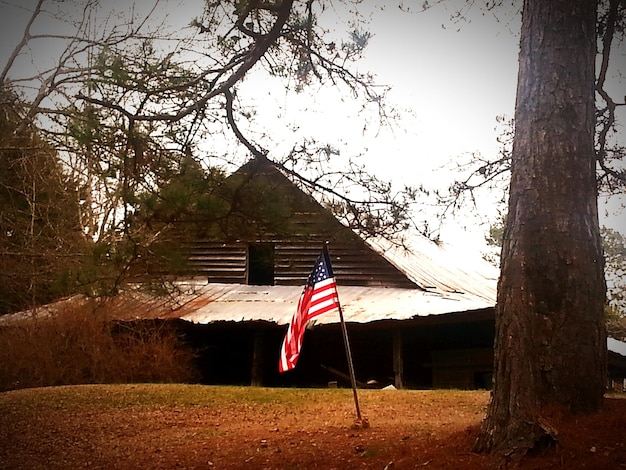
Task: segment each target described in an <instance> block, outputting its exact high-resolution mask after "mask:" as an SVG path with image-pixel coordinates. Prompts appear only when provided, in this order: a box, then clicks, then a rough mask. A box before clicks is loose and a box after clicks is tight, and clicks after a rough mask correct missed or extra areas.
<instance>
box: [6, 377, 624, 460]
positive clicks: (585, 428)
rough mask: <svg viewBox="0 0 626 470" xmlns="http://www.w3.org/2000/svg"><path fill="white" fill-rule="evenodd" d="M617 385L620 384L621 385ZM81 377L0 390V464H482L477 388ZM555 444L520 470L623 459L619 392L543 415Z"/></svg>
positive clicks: (482, 395)
mask: <svg viewBox="0 0 626 470" xmlns="http://www.w3.org/2000/svg"><path fill="white" fill-rule="evenodd" d="M620 396H623V395H620ZM359 398H360V403H361V408H362V411H363V414H364V416H365V417H367V418H368V419H369V422H370V424H371V426H370V427H369V428H355V427H353V423H354V418H355V416H354V415H355V412H354V403H353V401H352V394H351V391H350V390H348V389H278V388H276V389H266V388H253V387H214V386H202V385H172V384H165V385H163V384H150V385H141V384H140V385H88V386H74V387H48V388H39V389H28V390H15V391H10V392H5V393H0V443H2V445H0V469H11V470H21V469H24V470H35V469H42V470H43V469H45V470H56V469H58V470H66V469H75V468H90V469H120V470H128V469H138V470H147V469H150V470H152V469H163V470H166V469H167V470H169V469H172V468H179V469H257V468H259V469H275V470H283V469H305V470H307V469H337V470H347V469H355V470H356V469H376V470H383V469H385V468H386V469H393V470H398V469H407V470H408V469H415V468H426V469H448V470H457V469H485V470H488V469H489V470H492V469H493V470H495V469H497V468H500V467H499V466H500V463H501V461H499V460H498V459H497V458H495V457H492V456H488V455H480V454H475V453H473V452H472V451H471V448H472V445H473V443H474V441H475V439H476V436H477V433H478V429H479V425H480V422H481V420H482V419H483V417H484V413H485V406H486V404H487V401H488V398H489V393H488V392H484V391H465V392H462V391H451V390H449V391H418V390H399V391H385V390H361V391H359ZM546 419H548V420H549V424H550V425H551V426H553V427H554V428H555V429H557V430H558V432H559V434H558V445H557V447H556V449H554V450H552V451H551V452H550V453H548V454H546V455H542V456H537V457H533V458H529V459H526V460H525V461H523V462H522V464H521V466H520V469H522V470H539V469H546V470H548V469H549V470H552V469H555V468H566V469H578V468H583V469H596V468H597V469H618V468H624V466H626V443H625V441H624V439H625V438H624V433H623V432H621V431H620V430H622V429H624V426H626V399H617V398H616V397H612V398H610V399H607V402H606V406H605V409H604V411H603V412H602V413H599V414H595V415H588V416H579V417H564V416H550V417H547V418H546Z"/></svg>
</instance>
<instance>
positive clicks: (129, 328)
mask: <svg viewBox="0 0 626 470" xmlns="http://www.w3.org/2000/svg"><path fill="white" fill-rule="evenodd" d="M192 360H193V353H192V351H191V350H190V349H188V348H186V347H184V345H183V344H182V343H181V341H180V339H179V338H178V336H177V333H176V331H175V330H174V329H173V328H171V327H169V326H168V325H166V324H165V323H156V322H146V323H122V322H120V323H111V322H108V321H105V319H104V318H102V317H101V316H99V315H98V314H97V313H95V312H94V311H93V310H91V309H89V308H88V307H85V306H81V307H68V308H67V309H65V310H64V311H63V312H59V313H58V314H55V315H54V316H53V317H51V316H48V317H43V318H34V319H28V320H22V321H19V322H12V323H10V324H4V325H2V326H0V391H3V390H12V389H17V388H28V387H42V386H50V385H72V384H89V383H137V382H185V381H191V380H193V379H194V373H193V369H192V366H191V363H192Z"/></svg>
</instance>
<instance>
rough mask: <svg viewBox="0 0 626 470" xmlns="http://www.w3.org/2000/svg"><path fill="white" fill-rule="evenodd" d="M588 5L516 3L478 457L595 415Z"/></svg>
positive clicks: (598, 346)
mask: <svg viewBox="0 0 626 470" xmlns="http://www.w3.org/2000/svg"><path fill="white" fill-rule="evenodd" d="M596 7H597V5H596V1H594V0H553V1H549V2H546V1H544V0H525V1H524V7H523V14H522V31H521V39H520V55H519V64H520V68H519V75H518V87H517V102H516V109H515V138H514V144H513V154H512V163H511V187H510V196H509V212H508V217H507V223H506V228H505V233H504V240H503V248H502V257H501V260H502V261H501V272H500V279H499V282H498V299H497V306H496V342H495V363H494V388H493V392H492V396H491V401H490V404H489V407H488V411H487V416H486V419H485V421H484V423H483V429H482V432H481V435H480V437H479V439H478V441H477V443H476V450H477V451H483V452H492V453H498V452H502V453H503V454H504V455H508V456H510V457H520V456H523V455H526V454H527V453H528V452H529V451H531V450H538V449H540V448H542V447H543V446H544V445H549V444H551V443H554V440H555V429H554V428H553V427H552V426H551V425H550V422H549V418H548V413H549V411H551V410H554V409H555V408H558V409H561V410H564V411H566V412H568V413H573V414H575V413H585V412H594V411H597V410H599V409H600V408H601V406H602V401H603V395H604V387H605V375H606V330H605V326H604V303H605V283H604V270H603V257H602V249H601V243H600V230H599V223H598V209H597V189H596V173H595V163H596V159H595V153H594V125H595V118H594V111H595V107H594V80H595V67H594V63H595V51H596V47H595V45H596V44H595V40H596V31H595V24H596Z"/></svg>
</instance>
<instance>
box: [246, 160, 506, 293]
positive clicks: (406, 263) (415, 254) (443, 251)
mask: <svg viewBox="0 0 626 470" xmlns="http://www.w3.org/2000/svg"><path fill="white" fill-rule="evenodd" d="M234 175H240V176H239V177H242V176H243V175H246V176H245V177H248V178H250V179H252V178H255V177H258V176H262V177H264V178H267V179H269V180H271V181H273V182H274V183H275V184H278V185H280V186H281V187H282V188H283V190H286V191H288V192H290V193H291V194H292V195H293V196H292V197H293V198H294V200H296V199H297V200H298V203H299V204H301V205H302V206H306V207H307V208H308V212H307V217H320V218H323V219H324V220H325V221H326V223H329V221H332V222H330V224H331V226H333V227H334V230H335V231H336V232H335V233H342V234H343V237H344V239H345V238H346V237H347V235H346V233H349V234H350V236H352V237H357V238H358V240H359V243H361V244H362V245H363V246H364V247H368V248H369V249H371V250H372V251H373V252H374V253H376V254H377V255H378V256H380V257H381V258H383V259H384V260H385V261H386V262H388V263H389V264H391V265H392V266H394V267H395V268H396V269H397V270H398V271H399V272H400V273H402V275H403V276H405V277H406V278H407V279H408V280H410V281H411V282H412V283H413V284H414V285H415V287H416V288H419V289H422V290H425V291H430V292H438V293H447V294H450V293H455V294H463V293H466V294H471V295H473V296H477V297H479V298H481V299H482V300H484V301H487V302H489V303H491V304H492V305H495V301H496V284H497V278H498V272H497V269H496V268H495V267H493V266H491V265H490V264H489V263H487V262H486V261H485V260H483V259H482V258H481V257H480V256H478V255H475V256H473V257H472V256H467V255H468V253H467V252H466V251H467V250H465V252H464V253H463V256H461V255H460V253H459V252H458V251H455V250H454V249H453V248H452V247H450V246H449V245H446V244H444V243H435V242H433V241H432V240H429V239H428V238H426V237H424V236H423V235H421V234H419V233H417V232H410V231H405V232H404V233H401V234H399V235H398V238H397V240H389V239H386V238H384V237H371V236H363V235H360V234H358V233H356V232H354V231H352V230H350V229H349V228H348V227H346V226H345V225H344V224H342V223H341V222H340V221H339V220H338V219H336V218H335V217H334V215H333V214H332V213H331V212H330V211H329V210H328V209H326V208H324V207H323V206H322V205H321V204H320V203H319V202H318V201H316V200H315V199H314V198H313V197H312V196H310V195H308V194H306V193H305V192H304V191H302V190H301V189H299V188H298V187H297V186H296V185H295V184H294V182H293V181H292V180H291V178H290V176H289V175H287V174H285V173H284V172H283V171H282V170H280V169H279V168H278V167H277V166H276V165H275V164H273V163H272V162H271V161H269V160H267V159H258V158H255V159H252V160H250V161H249V162H248V163H246V164H245V165H243V166H242V167H241V168H240V169H239V170H237V172H235V173H234ZM302 206H301V207H302ZM313 214H317V215H313ZM309 232H310V233H313V232H315V230H311V229H310V227H309ZM331 248H332V245H331ZM331 251H332V250H331ZM337 274H338V275H337V277H338V282H340V281H341V279H340V277H339V275H340V274H341V270H339V271H338V272H337Z"/></svg>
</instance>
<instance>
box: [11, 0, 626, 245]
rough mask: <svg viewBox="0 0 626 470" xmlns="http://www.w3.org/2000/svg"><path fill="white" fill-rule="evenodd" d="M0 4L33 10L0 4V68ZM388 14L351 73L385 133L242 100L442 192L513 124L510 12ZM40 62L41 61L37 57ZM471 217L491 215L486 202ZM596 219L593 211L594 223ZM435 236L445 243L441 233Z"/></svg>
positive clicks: (314, 104) (513, 18)
mask: <svg viewBox="0 0 626 470" xmlns="http://www.w3.org/2000/svg"><path fill="white" fill-rule="evenodd" d="M9 3H18V4H20V5H22V6H26V5H28V4H34V3H35V2H34V1H20V2H5V1H0V8H1V9H2V11H1V13H2V14H1V15H0V28H2V30H1V33H0V34H1V36H0V54H1V56H0V58H3V57H6V54H7V52H8V51H9V50H10V49H11V48H12V47H13V46H14V45H15V42H16V41H17V40H19V37H20V35H21V31H22V27H23V25H24V18H25V16H24V15H19V14H18V13H17V12H18V11H19V10H16V9H14V8H12V7H10V6H9V5H8V4H9ZM123 3H125V2H123ZM404 3H405V4H418V3H422V2H410V1H406V2H404ZM433 3H434V2H433ZM476 3H480V2H476ZM518 3H519V2H518ZM201 4H202V1H201V0H176V1H172V2H169V4H168V5H169V6H167V8H166V9H167V10H168V11H169V12H170V13H171V14H173V15H174V16H173V17H174V18H176V19H177V20H178V21H180V22H181V23H182V24H187V23H188V22H189V21H190V19H191V18H193V17H194V16H198V15H199V14H200V12H199V8H200V5H201ZM397 4H398V2H395V1H394V2H391V1H383V0H379V1H375V0H366V1H365V2H364V3H363V5H362V6H361V7H360V8H361V11H362V12H363V13H364V15H366V16H369V17H370V18H371V22H370V25H369V30H370V31H371V32H372V34H373V37H372V39H371V40H370V43H369V45H368V47H367V49H366V52H365V58H364V59H363V60H362V61H361V62H359V64H358V67H359V70H361V71H370V72H372V73H373V74H375V75H376V77H377V81H378V82H379V83H381V84H386V85H390V86H392V88H393V89H392V91H391V93H390V94H389V101H390V104H392V105H395V106H397V107H398V108H400V109H401V110H402V113H403V114H402V116H403V119H402V121H400V122H398V124H397V126H396V127H394V128H393V129H383V130H379V129H377V128H375V127H369V128H368V129H367V130H366V131H365V132H364V131H363V122H362V121H361V120H360V118H358V116H356V114H355V113H356V103H353V102H351V100H350V99H349V98H348V99H345V98H344V102H343V103H340V100H339V99H338V97H337V95H336V94H335V92H334V91H333V90H324V89H315V90H314V94H313V96H314V97H306V96H298V97H295V96H294V95H293V94H289V95H285V94H284V92H283V93H282V94H281V93H278V95H277V93H276V92H275V90H274V89H272V88H271V86H272V85H270V84H267V83H265V82H263V83H261V82H254V81H253V80H251V81H248V82H247V84H246V86H247V87H248V88H245V87H244V90H246V89H248V90H253V89H254V91H256V92H258V94H259V95H263V94H264V96H266V97H267V96H271V97H272V98H275V99H276V98H277V99H278V100H279V101H280V100H282V104H285V100H289V105H288V106H287V107H286V108H285V109H282V110H281V119H284V121H280V120H279V119H278V116H277V111H276V108H275V107H274V106H258V112H259V116H261V118H262V119H263V120H264V122H270V123H271V124H275V125H276V126H277V127H278V128H279V129H281V128H282V129H284V128H286V123H287V122H288V121H290V120H298V121H299V122H301V123H303V126H302V128H303V129H305V130H306V132H305V131H304V130H303V133H302V135H304V134H311V133H313V134H315V135H317V136H319V137H320V138H323V139H325V140H327V141H328V142H332V141H335V142H337V145H338V147H339V148H340V149H341V150H342V151H343V152H346V153H348V154H349V153H351V152H352V153H355V154H356V153H364V154H365V159H366V162H367V164H368V166H369V167H370V168H372V170H373V171H374V172H375V173H376V174H378V175H379V176H381V177H383V178H389V179H392V180H394V181H396V182H397V183H409V184H413V185H419V184H426V185H429V186H439V187H444V186H446V185H447V184H448V183H449V182H451V181H452V179H453V177H454V174H452V173H451V172H450V170H449V169H448V170H445V169H444V167H445V166H446V165H448V166H450V164H451V162H453V161H455V160H456V161H458V159H459V157H462V156H463V155H467V154H469V153H472V152H480V153H481V154H483V155H484V156H486V157H490V156H495V155H496V153H497V150H498V145H497V142H496V138H497V137H498V133H499V131H500V130H498V129H496V124H497V123H496V116H498V115H505V116H507V117H509V118H511V117H512V116H513V111H514V103H515V89H516V81H517V53H518V33H519V23H520V18H519V11H518V9H517V7H515V6H513V7H508V8H504V9H500V10H497V11H495V12H485V11H482V10H481V9H480V8H479V7H478V6H476V5H475V6H474V7H473V8H472V9H470V10H469V11H468V12H466V20H464V21H459V22H454V21H452V20H451V16H452V15H453V14H454V13H455V12H456V11H457V10H458V8H459V6H463V5H465V4H466V2H465V0H448V1H447V2H443V3H441V4H438V5H436V6H435V7H433V8H431V9H430V10H428V11H425V12H416V11H414V12H408V13H407V12H406V11H402V10H401V9H399V8H398V6H397ZM164 8H165V7H164ZM39 52H42V53H44V54H45V49H42V51H39ZM0 64H4V60H2V62H0ZM265 87H267V88H265ZM252 94H253V93H251V95H252ZM264 113H265V114H264ZM300 137H301V135H299V134H298V133H295V134H294V133H291V132H290V133H288V134H286V135H285V138H284V139H283V143H282V144H281V145H277V146H276V148H273V149H268V150H270V156H272V155H275V156H276V157H279V156H280V153H281V152H285V151H288V149H289V148H290V146H291V145H292V144H293V142H295V141H296V140H297V139H298V138H300ZM479 209H480V210H481V211H483V212H484V213H485V214H489V215H493V212H490V211H491V205H490V204H487V202H485V206H483V207H479ZM604 209H605V206H604V204H603V203H601V212H602V214H604V212H605V211H604ZM602 222H603V223H604V224H607V225H610V226H612V227H613V228H617V229H619V230H620V231H622V233H624V234H626V224H625V223H624V217H623V214H621V215H617V214H616V213H614V212H613V208H611V209H610V213H609V217H608V218H607V217H604V216H603V219H602ZM484 229H485V226H482V227H480V228H477V227H475V226H474V227H471V229H470V234H469V235H468V237H470V238H472V237H473V239H474V240H481V239H482V236H483V233H484ZM443 236H444V239H446V233H445V232H444V234H443ZM454 236H455V237H456V236H458V232H455V233H454Z"/></svg>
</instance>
